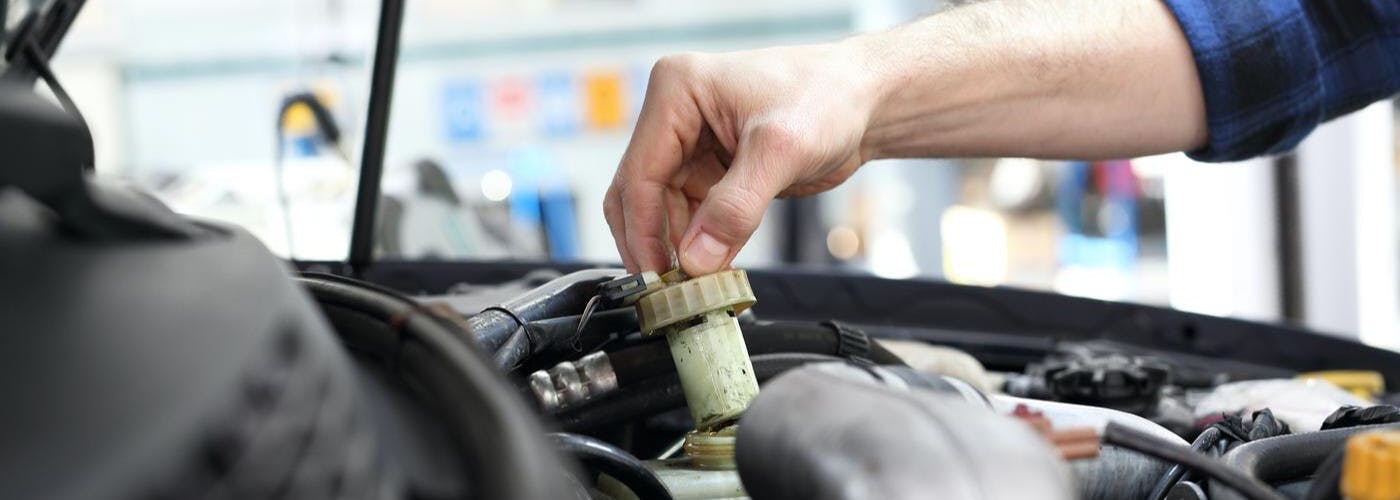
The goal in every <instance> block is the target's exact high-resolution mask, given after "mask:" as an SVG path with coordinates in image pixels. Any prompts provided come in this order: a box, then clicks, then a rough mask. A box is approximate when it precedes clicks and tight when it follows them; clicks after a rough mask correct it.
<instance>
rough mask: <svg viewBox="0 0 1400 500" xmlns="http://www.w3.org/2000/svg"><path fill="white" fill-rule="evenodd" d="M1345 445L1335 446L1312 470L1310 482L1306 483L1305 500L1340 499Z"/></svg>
mask: <svg viewBox="0 0 1400 500" xmlns="http://www.w3.org/2000/svg"><path fill="white" fill-rule="evenodd" d="M1346 451H1347V448H1346V446H1342V447H1340V448H1337V450H1336V451H1333V452H1332V454H1331V455H1328V456H1327V458H1326V459H1324V460H1323V461H1322V465H1318V466H1317V470H1316V471H1314V472H1313V477H1312V484H1310V485H1308V493H1307V494H1306V495H1304V496H1303V498H1304V499H1305V500H1341V497H1342V495H1341V485H1342V462H1343V461H1344V460H1345V459H1346V456H1347V454H1346Z"/></svg>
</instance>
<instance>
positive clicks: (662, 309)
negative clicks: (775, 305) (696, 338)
mask: <svg viewBox="0 0 1400 500" xmlns="http://www.w3.org/2000/svg"><path fill="white" fill-rule="evenodd" d="M665 279H666V277H665V276H663V277H662V281H665ZM756 301H757V299H755V298H754V296H753V290H752V289H751V288H750V287H749V275H748V274H745V273H744V272H743V271H740V270H729V271H720V272H717V273H714V274H708V275H705V276H701V277H699V278H692V279H690V280H687V281H682V282H679V283H675V284H672V285H670V286H667V287H665V288H662V289H660V290H658V291H656V292H654V293H649V294H647V295H644V296H643V297H642V298H641V299H639V300H638V301H637V316H638V317H637V320H638V322H639V323H640V324H641V330H642V333H646V334H650V333H652V332H655V331H657V330H659V329H662V328H665V327H667V326H670V325H673V324H676V323H677V322H680V321H681V320H684V319H690V318H693V317H695V316H700V315H702V314H705V313H706V312H710V311H716V310H718V311H723V310H724V309H725V308H729V307H732V308H733V309H734V313H735V314H738V313H741V312H743V311H744V309H748V308H749V306H752V305H753V304H754V302H756Z"/></svg>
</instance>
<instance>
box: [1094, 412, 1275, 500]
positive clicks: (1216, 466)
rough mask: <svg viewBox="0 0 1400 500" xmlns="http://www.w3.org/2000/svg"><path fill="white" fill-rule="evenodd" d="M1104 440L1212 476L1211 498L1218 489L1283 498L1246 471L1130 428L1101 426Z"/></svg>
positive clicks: (1252, 498) (1267, 499)
mask: <svg viewBox="0 0 1400 500" xmlns="http://www.w3.org/2000/svg"><path fill="white" fill-rule="evenodd" d="M1102 439H1103V442H1104V443H1105V444H1111V445H1115V446H1119V447H1123V448H1127V449H1130V450H1133V451H1136V452H1138V453H1142V454H1144V455H1147V456H1150V457H1153V458H1157V459H1161V460H1166V461H1168V462H1175V463H1178V464H1182V465H1185V466H1187V467H1189V468H1190V469H1192V470H1195V471H1197V472H1199V473H1201V474H1202V475H1205V476H1206V477H1209V478H1210V479H1211V481H1210V484H1211V498H1216V497H1215V495H1216V494H1217V493H1216V492H1217V491H1231V492H1238V494H1237V495H1236V496H1237V497H1238V498H1248V499H1249V500H1284V498H1283V495H1280V494H1279V493H1278V492H1276V491H1274V490H1272V489H1270V488H1269V486H1268V485H1266V484H1264V483H1262V482H1260V481H1259V480H1258V479H1255V478H1254V477H1251V476H1250V475H1249V474H1248V473H1246V471H1244V470H1241V469H1237V468H1233V467H1231V466H1229V465H1227V464H1226V463H1225V462H1223V461H1221V460H1216V459H1215V458H1213V457H1211V456H1209V455H1201V454H1198V453H1195V452H1193V451H1191V447H1189V446H1181V445H1178V444H1176V443H1173V442H1171V441H1167V440H1164V439H1161V438H1158V437H1157V436H1153V435H1151V434H1148V433H1146V432H1143V431H1139V430H1137V429H1134V428H1132V427H1128V426H1126V425H1122V424H1119V423H1117V422H1109V423H1108V425H1105V426H1104V429H1103V436H1102Z"/></svg>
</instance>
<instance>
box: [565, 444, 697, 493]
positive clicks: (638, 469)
mask: <svg viewBox="0 0 1400 500" xmlns="http://www.w3.org/2000/svg"><path fill="white" fill-rule="evenodd" d="M549 438H550V439H551V440H553V441H554V446H555V447H556V448H557V449H559V450H560V451H562V452H565V453H568V454H570V455H572V456H573V457H574V458H575V459H578V461H579V462H580V463H582V464H583V466H584V467H587V468H588V469H589V470H591V471H594V472H601V473H604V474H607V475H609V476H612V478H613V479H616V480H618V482H621V483H622V484H623V485H624V486H626V487H627V489H630V490H632V493H633V494H635V495H637V498H644V499H648V500H650V499H661V500H666V499H670V498H671V492H670V491H667V490H666V485H664V484H661V480H660V479H657V478H656V473H654V472H652V471H651V469H648V468H646V466H643V465H642V461H641V460H637V457H634V456H632V454H631V453H627V452H625V451H622V449H621V448H618V447H616V446H613V445H611V444H608V443H606V442H603V441H601V440H598V439H594V438H591V437H587V436H580V435H578V434H569V433H564V432H555V433H551V434H550V435H549ZM591 479H596V477H594V478H587V479H585V482H588V480H591Z"/></svg>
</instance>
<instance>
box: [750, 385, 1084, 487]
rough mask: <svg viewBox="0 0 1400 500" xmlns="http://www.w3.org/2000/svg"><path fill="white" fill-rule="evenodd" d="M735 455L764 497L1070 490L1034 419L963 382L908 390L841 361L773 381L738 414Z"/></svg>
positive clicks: (1067, 478)
mask: <svg viewBox="0 0 1400 500" xmlns="http://www.w3.org/2000/svg"><path fill="white" fill-rule="evenodd" d="M813 416H820V418H813ZM736 458H737V459H738V464H739V475H740V477H741V478H742V479H743V482H744V488H745V489H746V490H747V491H748V493H749V494H750V495H751V496H753V497H754V498H763V499H837V498H841V499H866V498H869V499H876V498H878V499H914V498H931V497H937V498H947V499H993V498H1041V499H1050V500H1055V499H1067V498H1071V497H1072V491H1073V486H1072V481H1071V479H1070V475H1069V470H1068V468H1067V467H1065V465H1064V463H1063V462H1062V461H1060V459H1059V458H1058V456H1057V454H1056V452H1055V450H1054V449H1053V448H1051V447H1050V446H1049V445H1048V444H1047V443H1046V442H1045V441H1044V440H1043V439H1041V438H1040V437H1039V435H1037V434H1036V433H1035V432H1034V431H1033V430H1031V428H1030V427H1029V426H1026V425H1025V424H1022V423H1021V422H1018V421H1015V420H1012V419H1010V418H1008V417H1002V416H999V415H996V414H994V413H993V412H991V411H990V410H989V409H988V408H987V407H986V405H985V404H981V403H975V402H969V401H967V400H966V399H965V397H963V396H962V395H959V394H957V393H956V392H954V393H941V394H940V393H936V392H927V391H922V390H919V391H911V390H910V389H908V388H907V386H905V388H900V387H899V386H898V382H896V383H895V384H894V385H891V384H890V381H886V382H879V381H878V379H877V378H876V377H872V374H871V372H870V371H868V370H866V369H862V368H858V367H854V366H850V365H844V364H835V363H827V364H820V365H812V366H807V367H803V368H799V369H796V370H793V371H792V372H791V373H787V374H784V375H782V376H780V377H778V378H777V379H776V380H774V381H773V382H771V383H769V384H768V385H767V386H765V387H764V389H763V391H762V392H760V393H759V396H758V399H757V400H755V401H754V403H753V404H752V405H751V406H750V407H749V410H748V412H747V413H746V414H745V415H744V417H743V419H742V420H740V422H739V437H738V443H737V445H736ZM1008 471H1015V472H1014V474H1015V480H1008V476H1007V474H1008Z"/></svg>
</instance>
